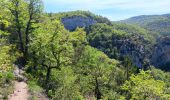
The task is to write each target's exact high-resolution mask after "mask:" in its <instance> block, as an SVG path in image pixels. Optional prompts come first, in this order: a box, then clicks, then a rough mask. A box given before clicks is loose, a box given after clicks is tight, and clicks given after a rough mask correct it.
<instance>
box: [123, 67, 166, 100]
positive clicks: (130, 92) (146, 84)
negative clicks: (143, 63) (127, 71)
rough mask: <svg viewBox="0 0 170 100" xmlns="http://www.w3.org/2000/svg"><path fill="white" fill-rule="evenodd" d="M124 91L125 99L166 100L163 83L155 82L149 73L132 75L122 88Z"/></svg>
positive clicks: (142, 72)
mask: <svg viewBox="0 0 170 100" xmlns="http://www.w3.org/2000/svg"><path fill="white" fill-rule="evenodd" d="M122 89H123V90H124V91H126V94H127V99H131V100H151V99H160V100H161V99H165V100H166V99H167V100H168V98H169V97H167V95H166V94H165V91H164V90H165V83H164V82H163V81H161V80H155V79H154V78H153V77H152V75H151V72H150V71H146V72H145V71H143V70H142V71H140V73H139V74H138V75H136V76H135V75H132V76H131V77H130V80H129V81H126V82H125V84H124V85H123V86H122Z"/></svg>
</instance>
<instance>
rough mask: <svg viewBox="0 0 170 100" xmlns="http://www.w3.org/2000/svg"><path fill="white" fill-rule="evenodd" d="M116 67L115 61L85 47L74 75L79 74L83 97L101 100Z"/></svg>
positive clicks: (93, 49)
mask: <svg viewBox="0 0 170 100" xmlns="http://www.w3.org/2000/svg"><path fill="white" fill-rule="evenodd" d="M115 66H116V61H115V60H111V59H109V58H108V57H107V56H106V55H105V54H104V53H102V52H100V51H98V50H96V49H95V48H92V47H90V46H86V47H85V50H84V52H83V54H82V55H81V58H80V60H79V62H78V63H77V67H78V69H75V70H76V73H79V74H80V77H79V78H80V79H79V81H80V85H81V88H82V93H83V94H84V95H92V94H89V93H93V92H92V91H94V95H95V97H96V98H97V100H99V99H102V98H103V97H105V95H106V94H107V92H106V91H107V87H105V86H107V85H109V81H110V77H111V76H110V75H111V73H112V71H113V69H114V68H115Z"/></svg>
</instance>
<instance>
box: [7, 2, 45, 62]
mask: <svg viewBox="0 0 170 100" xmlns="http://www.w3.org/2000/svg"><path fill="white" fill-rule="evenodd" d="M6 5H7V8H8V9H9V11H10V12H11V15H12V18H11V19H13V20H12V27H13V30H12V31H13V33H14V32H15V33H17V34H18V38H17V39H19V40H18V41H19V44H18V45H19V50H20V51H21V52H22V53H23V56H24V57H23V58H22V59H23V61H22V63H23V65H25V63H26V60H27V56H28V55H27V54H28V44H29V34H30V33H32V32H33V30H34V29H35V28H36V27H35V26H36V25H35V24H37V23H39V20H40V14H42V10H43V4H42V1H41V0H7V2H6Z"/></svg>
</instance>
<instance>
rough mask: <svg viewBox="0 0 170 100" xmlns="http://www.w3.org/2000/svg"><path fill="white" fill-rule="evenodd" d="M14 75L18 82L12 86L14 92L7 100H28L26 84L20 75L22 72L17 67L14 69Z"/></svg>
mask: <svg viewBox="0 0 170 100" xmlns="http://www.w3.org/2000/svg"><path fill="white" fill-rule="evenodd" d="M15 68H16V69H15V70H14V75H15V77H16V78H17V79H20V81H17V80H16V81H15V84H14V87H15V89H14V92H13V94H11V95H9V97H8V99H9V100H28V98H29V93H28V88H27V83H26V82H25V77H24V76H23V75H22V74H23V71H22V70H20V69H19V68H18V67H17V66H16V67H15Z"/></svg>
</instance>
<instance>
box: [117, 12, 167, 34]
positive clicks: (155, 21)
mask: <svg viewBox="0 0 170 100" xmlns="http://www.w3.org/2000/svg"><path fill="white" fill-rule="evenodd" d="M120 22H123V23H128V24H135V25H139V26H141V27H143V28H145V29H147V30H150V31H154V32H158V33H159V34H160V35H169V34H170V14H164V15H142V16H136V17H132V18H129V19H126V20H122V21H120Z"/></svg>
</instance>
